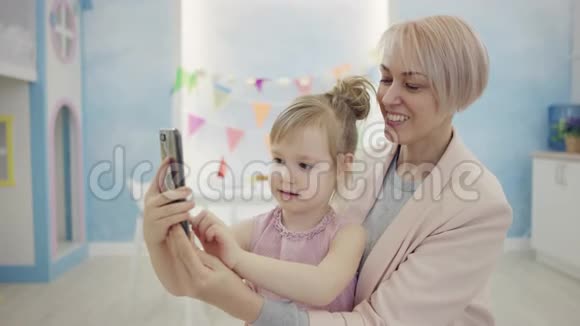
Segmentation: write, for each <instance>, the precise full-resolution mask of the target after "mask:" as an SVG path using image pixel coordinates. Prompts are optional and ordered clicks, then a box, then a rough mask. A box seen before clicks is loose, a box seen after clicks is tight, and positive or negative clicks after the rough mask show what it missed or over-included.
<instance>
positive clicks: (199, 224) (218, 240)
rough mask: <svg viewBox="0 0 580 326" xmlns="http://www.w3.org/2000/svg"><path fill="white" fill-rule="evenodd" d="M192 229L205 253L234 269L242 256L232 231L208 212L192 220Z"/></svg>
mask: <svg viewBox="0 0 580 326" xmlns="http://www.w3.org/2000/svg"><path fill="white" fill-rule="evenodd" d="M192 227H193V230H194V232H195V234H196V236H197V237H198V238H199V240H200V242H201V244H202V245H203V248H204V249H205V251H206V252H208V253H209V254H211V255H214V256H216V257H218V258H220V259H221V260H222V262H223V263H224V264H226V266H227V267H228V268H230V269H232V270H233V269H234V268H235V266H236V265H237V263H238V262H239V259H240V257H241V255H242V248H241V247H240V245H239V244H238V241H237V240H236V238H235V236H234V234H233V232H232V230H231V229H230V228H229V227H228V226H227V225H225V224H224V223H223V222H222V220H220V219H219V218H218V217H217V216H215V215H214V214H213V213H211V212H209V211H205V210H204V211H202V212H201V213H200V214H199V215H197V216H196V217H194V218H193V220H192Z"/></svg>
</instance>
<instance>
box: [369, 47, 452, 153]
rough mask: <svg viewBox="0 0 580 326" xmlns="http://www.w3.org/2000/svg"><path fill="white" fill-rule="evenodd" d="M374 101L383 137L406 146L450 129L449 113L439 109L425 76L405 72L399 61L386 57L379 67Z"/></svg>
mask: <svg viewBox="0 0 580 326" xmlns="http://www.w3.org/2000/svg"><path fill="white" fill-rule="evenodd" d="M380 70H381V82H380V85H379V89H378V91H377V100H378V102H379V106H380V108H381V113H382V115H383V119H384V120H385V136H386V137H387V138H388V139H389V140H390V141H392V142H395V143H398V144H402V145H409V144H413V143H416V142H417V141H420V140H425V139H427V138H428V137H430V136H432V135H436V134H437V133H438V131H440V130H444V129H445V128H448V127H449V126H450V125H451V119H452V116H453V113H452V111H451V110H447V109H442V108H439V107H438V103H437V100H436V97H435V93H434V90H433V89H432V88H431V87H430V84H429V79H428V76H426V75H425V74H424V73H423V72H421V71H409V70H406V69H404V66H403V65H402V63H401V62H400V60H392V58H389V57H388V56H385V58H384V59H383V63H382V64H381V67H380Z"/></svg>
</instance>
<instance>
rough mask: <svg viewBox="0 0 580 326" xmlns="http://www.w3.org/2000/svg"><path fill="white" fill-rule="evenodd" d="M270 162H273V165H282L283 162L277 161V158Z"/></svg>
mask: <svg viewBox="0 0 580 326" xmlns="http://www.w3.org/2000/svg"><path fill="white" fill-rule="evenodd" d="M272 162H274V163H275V164H282V163H283V162H282V160H281V159H279V158H277V157H275V158H274V159H273V160H272Z"/></svg>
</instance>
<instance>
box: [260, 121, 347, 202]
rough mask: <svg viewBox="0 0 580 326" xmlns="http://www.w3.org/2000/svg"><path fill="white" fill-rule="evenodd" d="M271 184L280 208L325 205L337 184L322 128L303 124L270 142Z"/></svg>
mask: <svg viewBox="0 0 580 326" xmlns="http://www.w3.org/2000/svg"><path fill="white" fill-rule="evenodd" d="M271 152H272V163H273V164H272V169H271V173H270V178H269V179H270V187H271V190H272V194H273V195H274V197H275V198H276V200H277V201H278V203H279V205H280V207H281V208H282V209H283V210H286V211H291V212H293V213H303V212H309V213H312V212H313V211H314V210H317V209H326V207H327V205H328V202H329V200H330V197H331V196H332V193H333V192H334V189H335V186H336V169H335V166H334V163H333V160H332V157H331V155H330V151H329V146H328V140H327V136H326V134H325V133H324V131H323V130H321V129H320V128H315V127H305V128H304V129H302V130H298V131H295V132H294V133H292V134H291V135H288V136H285V137H284V138H283V139H282V140H281V141H279V142H278V143H275V144H272V146H271Z"/></svg>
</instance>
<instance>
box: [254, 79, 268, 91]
mask: <svg viewBox="0 0 580 326" xmlns="http://www.w3.org/2000/svg"><path fill="white" fill-rule="evenodd" d="M267 80H268V79H266V78H256V82H255V85H256V89H257V90H258V92H260V93H261V92H262V87H263V86H264V82H266V81H267Z"/></svg>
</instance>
